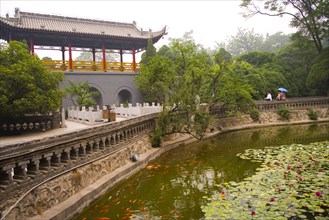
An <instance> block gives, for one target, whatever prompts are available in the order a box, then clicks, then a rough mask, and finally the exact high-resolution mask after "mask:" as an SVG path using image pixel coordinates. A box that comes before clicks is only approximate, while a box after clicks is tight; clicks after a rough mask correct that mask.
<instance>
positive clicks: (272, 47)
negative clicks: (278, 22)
mask: <svg viewBox="0 0 329 220" xmlns="http://www.w3.org/2000/svg"><path fill="white" fill-rule="evenodd" d="M290 43H291V42H290V34H289V35H288V34H284V33H282V32H277V33H275V34H272V35H269V34H267V35H266V37H265V39H264V42H263V44H262V45H261V46H260V50H261V51H264V52H274V51H276V50H278V49H280V48H282V47H284V46H287V45H289V44H290Z"/></svg>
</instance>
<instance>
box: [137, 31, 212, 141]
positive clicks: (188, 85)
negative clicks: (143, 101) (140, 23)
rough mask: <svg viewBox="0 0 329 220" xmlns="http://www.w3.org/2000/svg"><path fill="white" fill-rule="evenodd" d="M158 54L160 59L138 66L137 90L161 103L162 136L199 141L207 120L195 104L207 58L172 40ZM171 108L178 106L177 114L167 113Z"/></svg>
mask: <svg viewBox="0 0 329 220" xmlns="http://www.w3.org/2000/svg"><path fill="white" fill-rule="evenodd" d="M185 36H188V35H185ZM160 51H162V52H161V53H162V55H159V54H157V55H155V56H152V57H151V58H150V59H149V60H148V63H145V64H142V65H141V70H140V73H139V75H138V76H137V77H136V81H137V86H138V87H139V89H141V90H142V91H143V94H144V96H146V97H155V98H158V99H161V100H163V103H164V112H163V114H161V118H160V119H159V121H161V122H162V123H161V128H159V130H160V131H161V132H160V133H161V135H166V134H171V133H177V132H178V133H188V134H191V135H193V136H194V137H196V138H197V139H201V138H202V137H203V134H204V131H205V129H206V128H207V125H208V123H209V120H208V119H209V117H208V113H205V112H204V111H202V110H201V109H199V108H198V107H197V105H196V103H195V102H196V97H197V96H200V93H201V82H202V78H203V74H204V72H206V71H207V68H208V61H209V57H208V56H207V54H205V53H204V51H202V49H201V48H200V47H199V45H196V44H195V43H194V41H192V40H190V39H185V38H183V39H178V40H172V42H171V43H170V47H164V48H163V49H160ZM167 56H168V57H167ZM173 106H178V110H177V111H172V110H169V109H168V108H170V109H171V107H173ZM169 119H170V120H169ZM169 121H170V123H168V122H169ZM157 133H158V134H159V132H157Z"/></svg>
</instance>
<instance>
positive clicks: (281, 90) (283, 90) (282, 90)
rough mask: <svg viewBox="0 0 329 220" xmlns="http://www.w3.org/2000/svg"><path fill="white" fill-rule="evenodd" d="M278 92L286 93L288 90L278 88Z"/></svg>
mask: <svg viewBox="0 0 329 220" xmlns="http://www.w3.org/2000/svg"><path fill="white" fill-rule="evenodd" d="M278 91H280V92H288V90H287V89H285V88H278Z"/></svg>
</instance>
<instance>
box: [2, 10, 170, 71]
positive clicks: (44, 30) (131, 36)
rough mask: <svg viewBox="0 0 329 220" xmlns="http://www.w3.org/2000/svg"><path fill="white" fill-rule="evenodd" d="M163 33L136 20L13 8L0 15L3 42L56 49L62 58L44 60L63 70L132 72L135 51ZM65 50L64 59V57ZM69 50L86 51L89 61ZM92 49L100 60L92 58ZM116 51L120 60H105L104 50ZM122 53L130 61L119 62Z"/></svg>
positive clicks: (31, 49) (31, 48)
mask: <svg viewBox="0 0 329 220" xmlns="http://www.w3.org/2000/svg"><path fill="white" fill-rule="evenodd" d="M165 34H166V27H164V28H163V29H162V30H160V31H156V32H152V30H147V31H145V30H142V29H139V28H137V26H136V22H133V23H119V22H109V21H103V20H91V19H82V18H73V17H64V16H57V15H46V14H37V13H29V12H22V11H20V10H19V9H18V8H16V9H15V15H14V17H9V15H8V14H7V16H6V17H5V18H4V17H0V38H1V39H3V40H6V41H7V42H9V41H11V40H17V41H23V40H25V41H26V42H27V43H28V45H29V48H30V53H31V54H32V55H33V54H34V50H35V49H43V50H46V49H47V50H60V51H61V52H62V60H59V61H54V60H51V61H45V64H46V65H47V66H49V67H50V68H52V69H58V70H63V71H73V70H77V71H104V72H108V71H127V72H135V71H136V67H137V64H136V59H135V54H136V53H138V52H141V51H144V50H145V49H146V46H147V42H148V40H149V39H150V40H152V43H156V42H157V41H158V40H159V39H160V38H161V37H162V36H163V35H165ZM65 51H67V52H68V56H69V57H68V60H66V59H65ZM72 51H90V52H91V53H92V57H93V61H73V60H72ZM96 52H101V53H102V61H96V59H95V57H96V56H95V54H96ZM107 52H110V53H118V54H120V62H108V61H107V60H106V53H107ZM123 54H131V55H132V63H124V62H123Z"/></svg>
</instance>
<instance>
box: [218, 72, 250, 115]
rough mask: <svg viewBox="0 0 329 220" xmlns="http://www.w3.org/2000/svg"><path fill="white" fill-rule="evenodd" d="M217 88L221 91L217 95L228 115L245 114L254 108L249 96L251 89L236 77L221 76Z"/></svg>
mask: <svg viewBox="0 0 329 220" xmlns="http://www.w3.org/2000/svg"><path fill="white" fill-rule="evenodd" d="M219 86H220V88H221V89H220V90H218V94H217V95H218V97H219V100H220V102H221V103H222V104H223V105H222V107H224V109H225V110H226V112H227V113H228V114H229V115H236V114H237V113H238V112H244V113H247V112H248V111H249V110H250V109H251V108H252V107H253V106H254V101H253V99H252V96H251V93H252V92H253V88H252V87H251V86H250V85H249V84H248V83H246V81H245V80H244V79H243V78H241V77H239V76H238V75H236V74H229V73H225V74H223V75H222V76H221V78H220V83H219Z"/></svg>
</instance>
